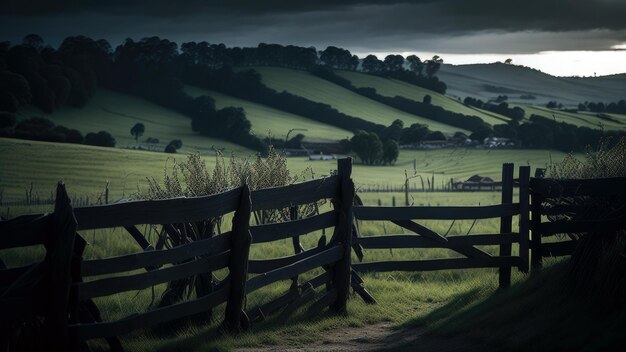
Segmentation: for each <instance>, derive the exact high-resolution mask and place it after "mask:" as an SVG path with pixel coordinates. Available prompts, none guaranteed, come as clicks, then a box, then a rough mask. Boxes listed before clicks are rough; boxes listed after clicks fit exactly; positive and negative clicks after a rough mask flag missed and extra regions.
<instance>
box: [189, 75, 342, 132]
mask: <svg viewBox="0 0 626 352" xmlns="http://www.w3.org/2000/svg"><path fill="white" fill-rule="evenodd" d="M185 92H186V93H187V94H189V95H191V96H199V95H208V96H210V97H212V98H213V99H215V106H216V107H217V108H218V109H221V108H225V107H229V106H233V107H241V108H243V109H244V110H245V112H246V117H247V118H248V120H250V122H251V123H252V131H253V132H254V133H255V134H256V135H257V136H261V137H264V136H267V135H268V134H271V135H272V136H273V137H276V138H283V139H284V138H285V137H286V135H287V132H289V130H290V129H292V128H304V129H306V130H307V131H294V132H293V133H292V134H291V137H293V136H295V135H296V134H297V133H302V134H304V135H305V136H306V138H305V140H307V141H329V140H332V141H338V140H341V139H344V138H348V137H351V136H352V132H350V131H346V130H342V129H340V128H337V127H334V126H330V125H327V124H324V123H321V122H317V121H314V120H311V119H307V118H305V117H302V116H299V115H294V114H290V113H288V112H284V111H281V110H276V109H274V108H271V107H269V106H265V105H261V104H256V103H253V102H250V101H247V100H243V99H239V98H235V97H232V96H229V95H226V94H222V93H219V92H215V91H211V90H207V89H202V88H198V87H194V86H186V87H185Z"/></svg>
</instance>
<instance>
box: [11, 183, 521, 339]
mask: <svg viewBox="0 0 626 352" xmlns="http://www.w3.org/2000/svg"><path fill="white" fill-rule="evenodd" d="M372 195H373V194H363V195H362V196H363V199H364V201H365V203H366V204H370V203H372V202H375V200H374V198H373V197H372ZM420 199H423V201H424V202H425V204H441V205H469V204H475V203H479V204H496V203H498V202H499V199H498V197H497V196H496V194H495V193H485V192H481V193H472V194H470V195H469V196H468V195H467V194H457V195H456V196H455V195H452V194H448V193H446V194H435V193H430V194H425V195H424V197H421V198H420ZM325 207H327V206H325ZM44 210H46V207H42V206H34V207H18V208H16V209H14V211H15V213H14V215H18V214H20V213H32V212H41V211H44ZM229 223H230V217H229V216H227V217H225V219H224V220H223V227H222V228H223V231H226V230H228V228H229ZM424 224H425V225H426V226H430V227H431V228H432V229H433V230H435V231H438V232H440V233H442V234H444V233H446V231H447V230H448V228H449V224H447V223H444V222H424ZM469 225H471V224H459V225H458V226H455V227H453V230H452V231H450V234H449V235H465V234H466V230H467V227H468V226H469ZM514 226H516V225H514ZM359 227H360V229H361V235H362V236H371V235H385V234H391V233H399V232H402V231H401V230H400V228H398V227H395V226H394V225H392V224H391V223H388V222H362V223H360V224H359ZM498 228H499V221H498V220H497V219H496V220H484V222H482V223H480V224H476V225H475V226H474V227H473V230H472V231H471V233H485V232H492V233H495V232H497V231H498ZM139 229H140V230H141V231H142V232H143V233H144V234H146V236H147V238H148V239H149V240H150V241H151V242H152V243H153V244H154V243H156V232H157V231H158V226H157V227H156V228H152V227H150V226H147V225H146V226H139ZM330 232H331V231H330V230H329V231H327V233H326V237H327V238H328V239H329V238H330V235H331V234H330ZM80 234H81V236H83V238H85V240H86V241H87V242H88V245H87V248H86V251H85V257H86V258H87V259H94V258H104V257H109V256H114V255H121V254H128V253H133V252H137V251H140V248H139V246H138V245H137V244H136V243H135V242H134V241H133V239H132V238H131V237H130V236H129V235H128V234H127V233H126V232H125V231H124V230H123V229H120V228H117V229H107V230H95V231H84V232H81V233H80ZM320 236H322V233H321V232H320V231H317V232H314V233H311V234H308V235H305V236H301V237H300V239H301V243H302V244H303V246H304V247H305V248H312V247H314V246H315V245H316V244H317V242H318V239H319V238H320ZM485 249H487V250H489V251H491V252H494V253H495V251H496V250H497V248H493V247H485ZM514 250H515V249H514ZM43 253H44V252H43V249H42V248H34V247H28V248H25V249H20V250H4V251H0V257H1V258H2V260H3V261H4V262H5V263H6V264H7V265H8V266H9V267H13V266H19V265H25V264H27V263H30V262H33V261H35V260H40V259H41V258H42V257H43ZM291 254H293V244H292V242H291V240H290V239H288V240H281V241H275V242H272V243H266V244H259V245H253V246H252V249H251V258H259V259H260V258H274V257H280V256H285V255H291ZM453 256H457V254H455V253H454V252H451V251H448V250H444V249H423V250H417V249H416V250H408V249H405V250H393V251H390V250H366V251H365V257H364V261H378V260H416V259H427V258H446V257H453ZM353 260H355V261H356V260H357V259H356V258H353ZM138 272H139V271H138ZM215 274H216V276H218V277H224V276H225V275H226V272H223V271H220V272H216V273H215ZM317 274H319V270H318V269H316V270H313V271H311V272H308V273H306V274H304V275H302V276H301V280H303V281H304V280H307V279H309V278H312V277H313V276H314V275H317ZM363 278H364V280H365V283H366V287H367V289H368V290H369V291H370V292H371V293H372V294H373V295H374V296H375V298H376V299H377V301H378V304H376V305H366V304H365V303H364V302H363V301H362V300H361V299H360V298H359V297H358V296H354V295H353V296H351V298H350V300H349V304H348V312H349V314H348V315H347V316H336V315H334V314H332V313H329V312H324V313H322V314H321V315H318V316H315V317H313V318H311V317H307V316H305V315H304V310H301V311H298V312H297V313H296V314H294V315H293V316H292V317H290V318H289V319H288V320H287V321H285V320H284V319H280V318H270V319H268V320H267V321H264V322H262V323H260V324H259V325H255V326H254V327H253V330H251V331H250V332H246V333H244V334H242V335H239V336H236V337H234V336H228V335H224V334H222V333H221V329H220V325H219V323H220V321H221V319H222V317H223V308H224V307H223V306H220V307H218V308H217V309H216V310H215V311H214V316H215V319H214V322H213V323H212V324H210V325H208V326H182V327H179V328H178V330H177V333H176V334H171V335H163V334H162V333H159V332H158V331H155V330H152V329H148V330H145V331H138V332H134V333H131V334H128V335H126V336H123V337H122V342H123V344H124V346H125V347H126V348H127V349H129V350H133V351H148V350H151V351H152V350H165V351H168V350H196V349H197V350H210V349H211V348H215V349H216V350H230V349H235V348H240V347H254V346H260V345H269V346H271V345H273V344H278V343H280V344H281V345H284V344H289V345H293V346H299V345H303V344H307V343H311V342H314V341H317V340H319V339H323V338H324V335H325V334H326V333H328V332H330V331H333V330H336V329H341V328H344V327H358V326H364V325H367V324H374V323H379V322H388V323H390V324H391V325H392V326H394V327H397V328H401V327H403V326H406V325H407V324H412V322H414V321H415V320H416V319H417V320H419V319H426V318H428V317H429V316H430V315H431V314H433V312H436V311H437V310H438V309H441V308H443V307H446V306H447V305H449V304H450V303H451V302H453V301H454V299H455V297H457V296H459V295H464V294H467V293H468V292H480V295H477V296H476V297H475V299H476V300H478V299H480V298H483V297H488V296H490V295H492V294H493V293H494V292H496V289H497V270H493V269H476V270H459V271H441V272H421V273H419V272H418V273H398V272H392V273H380V274H371V275H364V276H363ZM513 279H514V282H517V281H519V280H521V279H523V275H521V274H519V273H518V272H517V270H515V269H513ZM164 286H165V285H159V286H156V287H154V288H152V289H145V290H141V291H139V292H136V291H131V292H125V293H121V294H117V295H113V296H107V297H102V298H98V299H97V300H96V304H98V306H99V307H100V309H101V311H102V315H103V318H104V319H105V320H113V319H119V318H122V317H125V316H127V315H129V314H132V313H140V312H143V311H145V310H147V309H151V308H153V307H154V306H155V304H156V302H158V298H159V297H160V294H161V293H162V292H163V290H164ZM288 288H289V283H288V282H281V283H278V284H273V285H270V286H269V287H267V288H264V289H261V290H259V291H257V292H255V293H254V294H252V295H250V296H249V297H248V299H247V302H246V308H247V310H253V309H254V307H257V306H259V305H261V304H262V303H264V302H267V301H269V300H271V299H272V298H275V297H278V296H279V295H281V294H283V293H285V292H286V291H287V290H288ZM319 290H323V288H321V289H318V291H319ZM92 347H93V348H94V350H96V351H99V350H104V349H105V345H104V343H103V342H102V341H98V340H95V341H93V343H92Z"/></svg>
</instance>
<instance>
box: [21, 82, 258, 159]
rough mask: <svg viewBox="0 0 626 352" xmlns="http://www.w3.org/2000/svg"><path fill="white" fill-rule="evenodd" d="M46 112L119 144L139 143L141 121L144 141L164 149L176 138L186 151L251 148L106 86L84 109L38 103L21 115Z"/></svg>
mask: <svg viewBox="0 0 626 352" xmlns="http://www.w3.org/2000/svg"><path fill="white" fill-rule="evenodd" d="M30 116H42V117H46V118H49V119H50V120H52V121H53V122H54V123H55V124H58V125H64V126H66V127H69V128H75V129H77V130H79V131H81V132H82V134H83V135H86V134H87V133H88V132H98V131H102V130H105V131H108V132H109V133H111V134H112V135H113V137H114V138H115V139H116V141H117V147H121V148H128V147H134V146H136V143H135V139H134V137H133V136H132V135H131V134H130V129H131V127H133V126H134V125H135V123H138V122H141V123H143V124H144V125H145V127H146V132H145V134H144V135H143V137H141V139H140V141H144V140H145V139H146V138H148V137H153V138H158V139H159V141H160V144H159V147H158V148H159V150H163V149H164V148H165V146H166V145H167V144H168V143H169V142H170V141H171V140H172V139H181V140H182V141H183V148H182V149H181V151H182V152H189V151H194V150H199V151H202V152H206V153H208V152H210V151H211V150H212V147H216V148H224V150H225V152H226V153H230V152H241V151H248V149H246V148H244V147H241V146H240V145H237V144H234V143H230V142H227V141H224V140H221V139H216V138H209V137H205V136H201V135H199V134H197V133H195V132H193V131H192V130H191V119H190V118H189V117H187V116H185V115H182V114H179V113H177V112H175V111H172V110H169V109H165V108H162V107H160V106H158V105H156V104H153V103H151V102H148V101H146V100H143V99H139V98H135V97H132V96H129V95H125V94H120V93H116V92H113V91H109V90H106V89H98V91H97V92H96V94H95V96H94V97H93V98H91V99H90V100H89V102H88V103H87V105H86V106H85V107H83V108H81V109H76V108H72V107H63V108H61V109H59V110H57V111H55V112H54V113H53V114H50V115H46V114H45V113H43V112H41V111H39V110H37V109H36V108H34V107H29V108H27V109H24V110H22V111H21V112H20V118H26V117H30Z"/></svg>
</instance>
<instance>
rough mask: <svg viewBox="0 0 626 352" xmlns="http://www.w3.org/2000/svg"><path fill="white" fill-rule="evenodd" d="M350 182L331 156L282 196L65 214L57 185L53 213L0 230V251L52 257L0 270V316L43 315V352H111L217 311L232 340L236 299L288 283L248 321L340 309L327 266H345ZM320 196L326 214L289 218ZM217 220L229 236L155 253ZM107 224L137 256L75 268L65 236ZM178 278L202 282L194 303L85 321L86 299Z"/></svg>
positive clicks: (238, 322) (78, 253)
mask: <svg viewBox="0 0 626 352" xmlns="http://www.w3.org/2000/svg"><path fill="white" fill-rule="evenodd" d="M350 177H351V160H350V159H343V160H340V161H339V162H338V172H337V174H335V175H331V176H328V177H325V178H322V179H316V180H311V181H307V182H302V183H297V184H292V185H288V186H283V187H276V188H268V189H261V190H255V191H252V192H250V190H249V189H248V187H247V186H242V187H238V188H235V189H232V190H229V191H226V192H224V193H220V194H215V195H210V196H201V197H187V198H185V197H181V198H173V199H163V200H142V201H130V202H124V203H116V204H107V205H99V206H88V207H79V208H74V209H72V208H71V206H70V205H69V197H67V193H66V192H65V187H64V186H63V185H62V184H59V187H58V190H57V200H56V205H55V211H54V213H51V214H36V215H26V216H20V217H17V218H15V219H12V220H7V221H1V222H0V249H10V248H19V247H27V246H33V245H44V247H45V249H46V250H47V251H53V252H54V253H55V255H54V256H52V255H49V254H47V255H46V257H45V259H44V261H43V262H40V263H36V264H31V265H27V266H23V267H16V268H5V269H0V290H1V291H0V308H2V318H1V319H2V321H4V320H13V319H15V320H20V319H28V317H31V316H34V315H43V316H44V321H46V324H48V323H49V324H54V325H51V326H52V327H54V329H50V330H51V332H50V333H49V334H47V337H46V341H47V342H46V346H47V347H49V349H51V350H59V351H61V350H79V349H81V347H80V345H81V343H83V341H86V340H90V339H95V338H101V337H104V338H106V339H107V342H108V343H109V345H110V347H111V349H114V350H120V349H122V345H121V344H120V342H119V340H118V339H117V337H118V336H119V335H122V334H127V333H130V332H132V331H134V330H137V329H143V328H147V327H151V326H155V325H159V324H162V323H166V322H171V321H173V320H177V319H181V318H185V317H191V316H197V314H205V316H206V315H207V314H209V316H210V313H211V310H212V309H213V308H215V307H217V306H218V305H220V304H224V303H226V307H225V313H224V326H225V328H226V329H227V330H229V331H232V332H237V331H239V330H241V329H243V328H245V327H247V326H248V325H249V324H250V321H249V318H248V316H247V315H246V314H245V313H244V302H245V299H246V294H247V293H250V292H253V291H256V290H258V289H260V288H262V287H265V286H268V285H271V284H273V283H274V282H276V281H281V280H292V281H293V284H294V285H295V284H297V285H295V286H294V285H292V288H291V289H290V290H289V292H287V293H286V294H285V295H283V296H281V297H279V298H278V299H274V300H272V301H271V302H267V303H264V304H263V305H262V306H261V307H259V308H258V312H260V313H261V314H262V315H263V316H266V315H267V314H270V313H271V312H276V311H280V310H282V313H281V315H286V314H288V313H289V312H293V311H295V310H296V309H297V308H298V307H299V306H301V305H302V304H304V303H307V302H309V303H311V302H312V307H313V310H314V311H315V312H318V311H321V310H322V309H323V308H325V307H331V306H333V307H335V308H336V309H337V310H338V311H339V310H340V308H342V307H345V298H347V297H344V300H343V301H342V296H341V293H342V292H343V291H342V290H343V288H344V287H345V286H343V285H345V283H348V282H349V280H350V272H349V271H347V272H346V271H342V270H340V269H338V270H336V269H335V267H337V266H338V265H341V266H342V267H344V266H343V265H345V263H346V257H347V256H348V257H349V250H350V243H349V241H347V242H346V241H345V239H346V238H347V239H349V238H350V232H349V230H350V227H349V226H346V223H345V222H341V220H340V219H345V218H346V214H351V213H352V201H351V200H352V196H350V190H352V192H353V185H352V181H351V179H350ZM346 195H347V196H346ZM321 199H333V204H334V205H335V206H336V208H335V209H334V210H330V211H327V212H325V213H321V214H317V215H312V216H308V217H304V218H301V217H299V216H298V214H297V209H298V208H297V207H298V206H300V205H306V204H311V203H315V202H317V201H319V200H321ZM348 200H349V201H348ZM348 203H349V204H348ZM285 209H289V210H290V212H291V213H292V219H291V220H290V221H286V222H278V223H270V224H261V225H256V226H250V217H251V216H250V215H251V214H252V213H253V212H265V211H274V210H279V211H283V210H285ZM228 213H234V216H233V219H232V222H233V224H232V230H231V231H229V232H226V233H223V234H218V235H209V236H208V237H207V238H202V237H200V238H198V240H197V241H191V242H189V239H188V238H187V239H185V240H183V243H182V244H180V245H175V246H174V247H172V248H164V246H165V242H163V241H161V239H164V238H165V237H163V236H164V234H167V235H168V236H187V235H186V231H187V230H190V231H205V230H206V227H205V225H203V224H206V223H205V221H210V219H215V218H219V217H222V216H223V215H225V214H228ZM261 214H262V213H261ZM340 215H341V216H340ZM261 219H262V220H263V216H261ZM257 221H258V219H257ZM141 224H149V225H160V226H162V230H163V232H162V234H161V235H160V236H161V237H160V238H161V239H159V241H158V243H157V244H156V245H155V246H153V245H152V244H151V243H150V241H148V240H147V239H146V237H144V234H143V233H142V232H141V231H140V230H139V229H138V228H137V227H136V225H141ZM116 227H119V228H123V229H125V230H126V232H128V234H130V235H131V236H132V238H133V239H134V240H135V241H136V242H137V243H138V244H139V245H140V247H141V249H142V250H143V251H142V252H137V253H132V254H125V255H120V256H115V257H108V258H101V259H90V260H83V259H82V253H83V250H84V248H85V245H86V242H85V241H84V240H83V239H82V237H80V235H78V234H77V233H76V231H85V230H96V229H105V228H116ZM331 227H333V228H334V231H333V234H334V235H333V239H332V240H331V242H330V243H329V244H326V237H325V236H322V238H321V239H320V241H319V243H318V246H317V247H314V248H310V249H306V250H305V249H304V248H302V246H301V245H300V243H299V241H298V240H297V239H298V237H299V236H302V235H306V234H308V233H311V232H315V231H318V230H324V229H327V228H331ZM200 228H203V229H204V230H200ZM289 238H292V239H293V242H294V251H295V252H294V254H293V255H291V256H285V257H280V258H273V259H272V258H270V259H252V260H250V258H249V249H250V245H252V244H260V243H268V242H273V241H278V240H283V239H289ZM184 242H188V243H184ZM72 243H73V246H72V245H71V244H72ZM155 247H156V249H155ZM61 249H62V250H61ZM347 263H349V262H347ZM49 267H52V268H53V270H51V269H49ZM314 269H319V270H321V271H322V272H321V273H319V274H318V275H317V276H315V277H313V278H311V279H309V280H308V281H305V282H302V283H300V282H298V276H299V275H301V274H303V273H305V272H308V271H311V270H314ZM217 270H227V272H228V274H227V275H226V276H225V277H224V278H223V279H222V280H217V281H213V279H212V278H213V275H212V272H214V271H217ZM103 275H106V277H102V276H103ZM248 275H250V277H249V278H248ZM50 277H53V278H54V280H55V281H54V282H57V281H59V279H62V280H61V281H59V282H62V283H63V284H62V285H58V284H57V285H55V286H53V287H50V290H48V291H46V290H44V291H43V292H45V294H44V293H43V292H42V293H41V294H40V293H38V291H32V293H33V294H32V295H26V294H24V292H23V291H24V290H23V289H22V287H24V288H25V287H31V286H33V285H36V284H37V283H44V284H45V283H48V282H53V281H52V280H51V279H50ZM190 277H198V278H200V277H205V278H208V280H209V281H207V282H208V285H210V286H209V288H208V290H205V292H204V294H202V295H200V294H199V293H198V292H199V291H197V289H196V297H195V298H188V299H187V300H183V301H182V302H178V303H174V304H171V305H167V306H163V307H159V308H156V309H152V310H149V311H147V312H143V313H140V314H135V315H131V316H128V317H126V318H121V319H118V320H113V321H101V320H100V319H99V318H97V317H99V316H100V313H99V311H98V308H97V305H96V304H95V303H94V302H93V301H92V300H93V299H94V298H97V297H104V296H110V295H114V294H118V293H121V292H126V291H137V290H142V289H146V288H150V287H154V286H155V285H159V284H163V283H173V282H177V281H179V280H181V279H187V278H190ZM196 280H199V279H196ZM205 280H206V279H205ZM168 285H169V284H168ZM320 286H322V287H323V286H325V287H326V290H325V292H322V293H318V292H316V291H315V289H316V288H319V287H320ZM294 287H295V289H294ZM55 290H56V291H55ZM344 291H345V290H344ZM64 292H66V293H64ZM44 295H48V296H50V297H54V298H55V299H56V298H57V297H59V298H60V297H65V301H56V302H57V304H55V305H54V310H53V314H49V313H48V312H47V311H46V310H45V309H44V306H43V304H38V303H37V302H39V301H41V302H43V301H48V302H53V301H52V300H50V299H49V298H46V297H45V296H44ZM67 297H69V300H67ZM84 311H89V316H90V317H91V318H89V319H90V320H88V321H85V320H84V319H85V318H84V317H82V318H81V316H82V315H83V313H80V312H84ZM52 330H54V333H52ZM48 342H49V343H48Z"/></svg>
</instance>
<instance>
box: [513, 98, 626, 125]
mask: <svg viewBox="0 0 626 352" xmlns="http://www.w3.org/2000/svg"><path fill="white" fill-rule="evenodd" d="M514 106H519V107H520V108H522V109H524V111H525V112H526V118H530V116H531V115H533V114H535V115H541V116H543V117H546V118H549V119H552V118H554V119H556V120H557V121H559V122H566V123H569V124H572V125H576V126H580V127H589V128H593V129H604V130H616V131H623V130H625V129H626V116H625V115H618V114H608V116H610V117H611V118H612V119H613V120H606V119H601V118H599V117H598V116H597V115H596V114H595V113H590V112H579V113H574V112H567V111H561V110H554V109H548V108H546V107H543V106H536V105H528V104H514Z"/></svg>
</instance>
